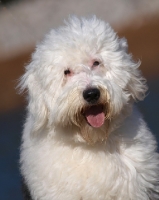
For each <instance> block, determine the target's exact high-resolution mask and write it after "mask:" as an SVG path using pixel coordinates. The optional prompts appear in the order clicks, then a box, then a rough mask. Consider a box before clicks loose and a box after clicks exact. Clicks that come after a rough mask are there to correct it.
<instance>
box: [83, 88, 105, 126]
mask: <svg viewBox="0 0 159 200" xmlns="http://www.w3.org/2000/svg"><path fill="white" fill-rule="evenodd" d="M83 98H84V99H85V101H86V102H87V103H88V106H86V108H84V109H83V115H84V117H85V119H86V121H87V123H88V124H89V125H90V126H92V127H94V128H98V127H101V126H102V125H103V124H104V121H105V113H104V106H103V105H102V104H100V103H99V99H100V90H99V89H98V88H88V89H86V90H84V91H83Z"/></svg>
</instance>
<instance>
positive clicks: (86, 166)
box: [22, 117, 153, 200]
mask: <svg viewBox="0 0 159 200" xmlns="http://www.w3.org/2000/svg"><path fill="white" fill-rule="evenodd" d="M138 120H139V118H138ZM139 121H140V120H139ZM129 123H131V127H133V126H132V124H133V123H135V124H136V126H135V127H134V128H132V130H130V131H129V134H128V133H124V134H125V135H124V134H121V132H123V131H124V130H127V128H128V126H130V124H129ZM137 126H138V127H137ZM144 126H145V124H144V122H141V123H137V122H136V119H135V118H134V120H132V117H131V119H130V120H127V124H126V125H125V126H124V127H122V128H121V129H118V131H117V132H116V133H113V135H112V136H110V137H109V140H108V141H107V143H106V144H102V143H101V144H98V145H95V146H88V145H86V144H83V145H81V144H80V145H78V144H74V143H63V142H60V141H59V138H58V140H56V137H55V138H50V137H48V138H47V139H44V140H42V141H39V142H37V143H36V142H35V141H34V144H33V142H31V141H30V139H27V140H26V138H25V143H24V144H23V147H24V150H23V151H22V158H25V161H24V162H23V165H22V170H23V173H24V174H25V175H26V177H28V180H27V181H28V183H29V186H30V187H31V193H32V196H33V199H38V200H41V199H42V200H50V199H58V200H63V199H68V200H71V199H74V200H81V199H82V200H90V199H91V200H97V199H100V200H105V199H106V200H109V199H110V200H119V199H132V200H136V199H137V197H138V196H139V197H140V198H138V199H141V200H142V199H147V198H148V196H147V194H146V193H145V191H144V189H143V188H146V185H147V184H148V182H147V180H146V179H148V176H149V175H148V173H149V172H148V171H146V169H144V168H143V166H144V164H147V166H149V167H151V163H148V161H147V159H148V158H149V157H150V156H149V155H147V156H145V155H144V154H145V151H146V149H147V148H149V150H148V151H150V147H151V142H150V144H147V146H146V145H142V142H143V143H145V141H144V138H142V135H140V134H141V131H140V130H142V128H143V127H144ZM135 129H136V130H137V131H138V133H136V130H135ZM147 134H148V133H147ZM126 135H127V136H126ZM125 136H126V137H125ZM133 137H134V138H133ZM146 137H150V138H151V135H147V136H146ZM53 139H54V140H53ZM147 139H148V138H146V140H147ZM26 141H28V142H26ZM151 148H152V147H151ZM151 162H152V161H151ZM152 165H153V164H152Z"/></svg>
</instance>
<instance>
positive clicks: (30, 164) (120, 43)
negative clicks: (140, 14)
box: [20, 16, 159, 200]
mask: <svg viewBox="0 0 159 200" xmlns="http://www.w3.org/2000/svg"><path fill="white" fill-rule="evenodd" d="M139 66H140V61H138V62H135V61H133V59H132V56H131V55H130V54H129V53H128V45H127V41H126V39H124V38H121V39H120V38H119V37H118V36H117V34H116V33H115V32H114V31H113V29H112V28H111V27H110V25H109V24H108V23H105V22H104V21H102V20H99V19H97V17H96V16H93V17H90V18H77V17H75V16H72V17H70V18H69V19H68V21H65V25H64V26H62V27H60V28H58V29H55V30H51V32H50V33H49V34H48V35H46V37H45V39H44V40H43V41H42V43H41V44H39V45H37V47H36V51H35V53H34V54H33V55H32V61H31V62H30V64H28V66H26V72H25V74H24V75H23V76H22V78H21V80H20V87H21V91H24V90H27V92H28V95H27V100H28V106H27V117H26V122H25V125H24V131H23V136H22V145H21V154H20V170H21V174H22V177H23V179H24V185H25V187H24V188H25V189H24V191H25V195H24V196H25V197H24V198H25V199H32V200H64V199H65V200H157V199H159V154H158V153H157V151H156V149H157V143H156V140H155V138H154V136H153V134H152V133H151V132H150V130H149V129H148V127H147V125H146V123H145V122H144V120H143V117H142V115H141V114H140V112H139V111H138V109H137V107H136V106H135V105H134V102H135V101H138V100H143V99H144V97H145V94H146V91H147V86H146V80H145V78H143V77H142V75H141V72H140V70H139V69H138V68H139Z"/></svg>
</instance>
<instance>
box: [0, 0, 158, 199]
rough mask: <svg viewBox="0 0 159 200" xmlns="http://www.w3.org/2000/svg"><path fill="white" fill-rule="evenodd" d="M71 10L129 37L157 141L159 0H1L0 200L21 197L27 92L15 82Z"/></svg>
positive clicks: (144, 107) (146, 114)
mask: <svg viewBox="0 0 159 200" xmlns="http://www.w3.org/2000/svg"><path fill="white" fill-rule="evenodd" d="M69 14H75V15H77V16H89V15H91V14H96V15H97V17H99V18H101V19H103V20H105V21H108V22H109V23H110V24H111V26H112V27H113V28H114V29H115V31H116V32H117V33H118V34H119V36H120V37H126V38H127V40H128V44H129V51H130V52H131V53H132V54H133V55H134V59H135V60H137V59H140V60H141V61H142V65H141V70H142V72H143V75H144V76H145V77H146V78H147V81H148V86H149V92H148V95H147V97H146V99H145V100H144V101H142V102H138V103H137V105H138V107H139V109H140V110H141V112H142V113H143V116H144V118H145V120H146V121H147V123H148V126H149V128H150V129H151V130H152V131H153V133H154V134H155V135H156V137H157V140H158V141H159V1H158V0H152V1H149V0H80V1H79V0H45V1H44V0H3V1H0V199H1V200H12V199H13V198H14V199H16V200H22V194H21V185H20V173H19V169H18V168H19V164H18V160H19V147H20V138H21V132H22V127H23V122H24V119H25V105H26V101H25V98H24V96H20V95H18V94H17V93H18V92H17V91H16V89H15V88H16V85H17V83H18V79H19V77H20V76H21V75H22V74H23V72H24V66H25V65H26V64H27V63H28V62H29V61H30V56H31V53H32V52H33V50H34V48H35V45H36V43H37V42H39V41H40V40H41V39H42V38H43V36H44V35H45V33H47V32H48V31H49V30H50V29H51V28H56V27H57V26H59V25H61V24H63V20H64V19H67V18H68V16H69Z"/></svg>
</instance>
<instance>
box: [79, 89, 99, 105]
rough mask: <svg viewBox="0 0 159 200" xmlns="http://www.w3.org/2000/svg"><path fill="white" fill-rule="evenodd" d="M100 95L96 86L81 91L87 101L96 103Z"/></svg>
mask: <svg viewBox="0 0 159 200" xmlns="http://www.w3.org/2000/svg"><path fill="white" fill-rule="evenodd" d="M99 97H100V91H99V89H97V88H89V89H86V90H84V91H83V98H84V99H85V100H86V101H87V102H88V103H96V102H97V101H98V99H99Z"/></svg>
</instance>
